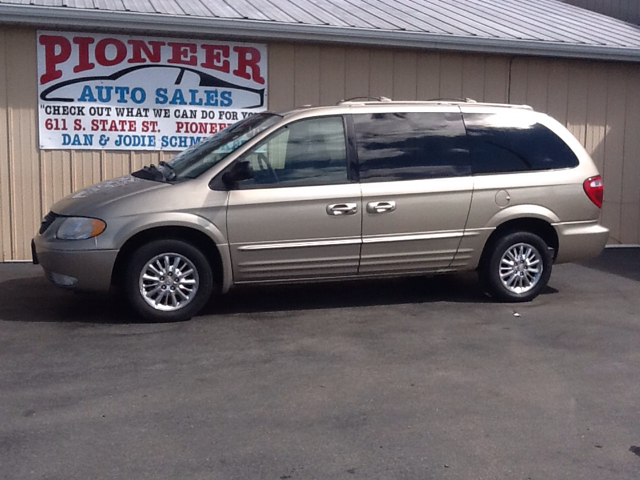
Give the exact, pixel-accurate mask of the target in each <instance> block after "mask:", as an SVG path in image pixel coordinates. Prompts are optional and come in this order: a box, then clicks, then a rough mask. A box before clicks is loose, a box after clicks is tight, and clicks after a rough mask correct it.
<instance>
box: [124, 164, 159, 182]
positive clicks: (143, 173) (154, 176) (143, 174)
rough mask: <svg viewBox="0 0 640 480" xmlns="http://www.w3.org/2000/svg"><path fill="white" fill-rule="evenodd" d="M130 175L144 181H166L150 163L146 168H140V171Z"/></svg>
mask: <svg viewBox="0 0 640 480" xmlns="http://www.w3.org/2000/svg"><path fill="white" fill-rule="evenodd" d="M131 175H133V176H134V177H138V178H143V179H145V180H153V181H154V182H164V181H165V180H167V179H166V178H165V176H164V174H163V173H162V172H161V171H160V170H158V168H157V167H156V166H155V165H154V164H153V163H152V164H151V165H149V166H148V167H146V166H145V167H142V170H138V171H137V172H133V173H132V174H131Z"/></svg>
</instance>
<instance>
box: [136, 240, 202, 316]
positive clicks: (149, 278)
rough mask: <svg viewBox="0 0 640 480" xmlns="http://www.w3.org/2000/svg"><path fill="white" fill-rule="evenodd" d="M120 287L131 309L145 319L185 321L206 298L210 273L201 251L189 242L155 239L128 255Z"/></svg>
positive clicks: (199, 308)
mask: <svg viewBox="0 0 640 480" xmlns="http://www.w3.org/2000/svg"><path fill="white" fill-rule="evenodd" d="M124 289H125V294H126V296H127V299H128V300H129V303H130V304H131V306H132V307H133V309H134V310H135V311H136V312H137V313H138V314H139V315H140V316H142V317H144V318H146V319H148V320H153V321H181V320H187V319H189V318H191V317H192V316H193V315H195V314H196V313H198V312H199V311H200V310H201V309H202V307H204V305H205V304H206V303H207V301H208V300H209V297H210V296H211V293H212V291H213V273H212V271H211V266H210V264H209V262H208V261H207V258H206V257H205V256H204V254H203V253H202V252H201V251H200V250H199V249H198V248H196V247H194V246H193V245H191V244H190V243H187V242H184V241H182V240H174V239H166V240H156V241H154V242H150V243H147V244H145V245H143V246H141V247H140V248H138V250H136V251H135V252H134V253H133V255H132V256H131V258H130V260H129V265H128V266H127V269H126V272H125V278H124Z"/></svg>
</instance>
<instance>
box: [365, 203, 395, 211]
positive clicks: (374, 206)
mask: <svg viewBox="0 0 640 480" xmlns="http://www.w3.org/2000/svg"><path fill="white" fill-rule="evenodd" d="M395 209H396V202H369V203H367V213H389V212H393V211H394V210H395Z"/></svg>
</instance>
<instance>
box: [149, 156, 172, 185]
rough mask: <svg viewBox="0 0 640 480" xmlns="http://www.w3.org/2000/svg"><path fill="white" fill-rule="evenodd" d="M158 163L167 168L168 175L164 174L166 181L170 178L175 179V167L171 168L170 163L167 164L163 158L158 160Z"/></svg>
mask: <svg viewBox="0 0 640 480" xmlns="http://www.w3.org/2000/svg"><path fill="white" fill-rule="evenodd" d="M152 165H153V164H152ZM158 165H160V166H161V167H165V168H166V169H167V170H169V175H167V176H166V178H167V181H169V182H170V181H171V180H175V179H176V169H175V168H173V166H171V165H170V164H168V163H167V162H165V161H164V160H160V161H159V162H158Z"/></svg>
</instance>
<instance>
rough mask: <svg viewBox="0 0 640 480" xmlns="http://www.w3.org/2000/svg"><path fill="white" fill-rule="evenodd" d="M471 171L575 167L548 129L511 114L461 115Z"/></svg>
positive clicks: (570, 154) (568, 151) (575, 162)
mask: <svg viewBox="0 0 640 480" xmlns="http://www.w3.org/2000/svg"><path fill="white" fill-rule="evenodd" d="M463 118H464V123H465V127H466V129H467V137H468V139H469V149H470V153H471V162H472V169H473V173H474V174H488V173H508V172H526V171H535V170H554V169H562V168H573V167H576V166H578V163H579V162H578V158H577V157H576V155H575V153H573V150H571V148H570V147H569V146H568V145H567V144H566V143H565V142H564V140H562V139H561V138H560V137H558V136H557V135H556V134H555V133H554V132H552V131H551V130H550V129H549V128H547V127H545V126H544V125H542V124H540V123H535V122H527V121H526V120H525V121H523V120H522V119H521V117H518V116H514V115H501V114H486V113H465V114H463Z"/></svg>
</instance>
